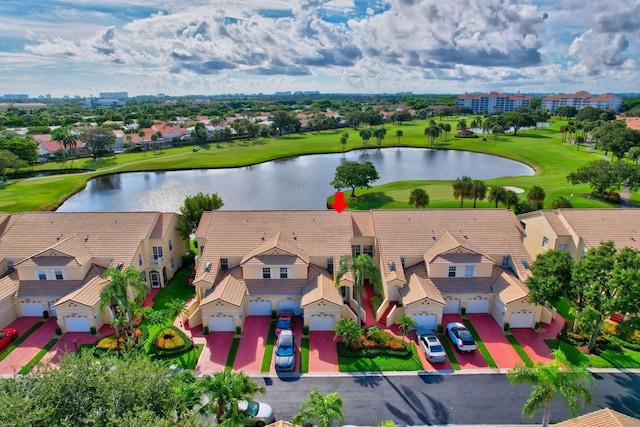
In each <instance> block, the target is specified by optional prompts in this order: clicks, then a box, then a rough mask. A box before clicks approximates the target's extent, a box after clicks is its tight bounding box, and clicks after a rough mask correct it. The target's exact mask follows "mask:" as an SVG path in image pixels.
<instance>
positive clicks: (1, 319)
mask: <svg viewBox="0 0 640 427" xmlns="http://www.w3.org/2000/svg"><path fill="white" fill-rule="evenodd" d="M14 320H16V313H15V312H14V311H13V306H12V305H11V304H8V305H7V306H5V307H4V308H0V328H4V327H5V326H7V325H8V324H9V323H11V322H13V321H14Z"/></svg>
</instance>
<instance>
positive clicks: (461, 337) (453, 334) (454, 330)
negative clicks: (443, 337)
mask: <svg viewBox="0 0 640 427" xmlns="http://www.w3.org/2000/svg"><path fill="white" fill-rule="evenodd" d="M447 332H448V333H449V338H451V341H453V345H455V346H456V348H457V349H458V351H467V352H470V351H476V349H477V348H478V346H477V345H476V341H475V340H474V339H473V336H472V335H471V332H469V330H468V329H467V328H466V326H464V325H463V324H462V323H460V322H451V323H449V324H448V325H447Z"/></svg>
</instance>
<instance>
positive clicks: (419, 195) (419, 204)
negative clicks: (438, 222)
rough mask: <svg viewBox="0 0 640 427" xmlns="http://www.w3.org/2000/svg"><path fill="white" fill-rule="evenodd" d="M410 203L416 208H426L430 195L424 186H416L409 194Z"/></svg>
mask: <svg viewBox="0 0 640 427" xmlns="http://www.w3.org/2000/svg"><path fill="white" fill-rule="evenodd" d="M409 205H410V206H414V205H415V207H416V209H420V208H424V207H427V205H429V195H428V194H427V192H426V191H424V190H423V189H422V188H414V189H413V190H411V194H409Z"/></svg>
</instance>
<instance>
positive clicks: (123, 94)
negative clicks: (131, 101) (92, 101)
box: [100, 92, 129, 99]
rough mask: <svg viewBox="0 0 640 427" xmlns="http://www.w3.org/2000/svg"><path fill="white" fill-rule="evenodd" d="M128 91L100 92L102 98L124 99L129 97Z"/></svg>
mask: <svg viewBox="0 0 640 427" xmlns="http://www.w3.org/2000/svg"><path fill="white" fill-rule="evenodd" d="M128 97H129V93H127V92H100V98H111V99H122V98H128Z"/></svg>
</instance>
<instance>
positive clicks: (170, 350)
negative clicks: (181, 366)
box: [149, 326, 193, 358]
mask: <svg viewBox="0 0 640 427" xmlns="http://www.w3.org/2000/svg"><path fill="white" fill-rule="evenodd" d="M192 348H193V341H191V339H189V337H188V336H186V335H185V333H184V332H182V331H181V330H180V329H178V328H176V327H175V326H169V327H168V328H164V329H162V330H161V331H159V332H158V333H157V334H156V335H155V336H154V337H153V339H152V341H151V346H150V347H149V354H150V355H152V356H155V357H156V358H163V357H173V356H178V355H180V354H184V353H187V352H188V351H191V349H192Z"/></svg>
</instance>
